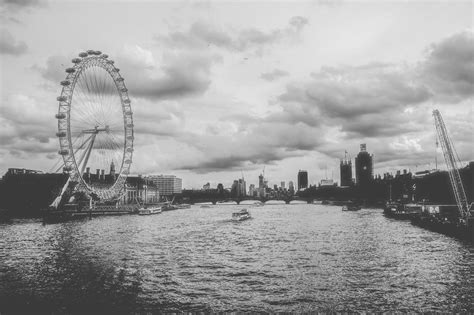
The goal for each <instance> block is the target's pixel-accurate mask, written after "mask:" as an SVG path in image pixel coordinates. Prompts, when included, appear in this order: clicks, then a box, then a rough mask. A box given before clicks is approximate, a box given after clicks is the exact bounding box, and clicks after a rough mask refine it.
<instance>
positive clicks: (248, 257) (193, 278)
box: [0, 204, 474, 313]
mask: <svg viewBox="0 0 474 315" xmlns="http://www.w3.org/2000/svg"><path fill="white" fill-rule="evenodd" d="M242 207H243V206H242V205H241V206H237V205H220V206H219V205H218V206H212V207H211V208H200V207H199V206H198V205H195V206H193V207H192V208H191V209H181V210H176V211H169V212H164V213H162V214H158V215H153V216H132V215H131V216H122V217H101V218H95V219H92V220H84V221H75V222H67V223H61V224H48V225H43V224H42V222H41V221H34V220H18V221H13V222H8V223H2V224H0V313H3V312H8V311H13V312H33V313H38V312H59V313H76V312H77V313H90V312H104V311H107V312H116V313H117V312H123V313H133V312H147V311H163V312H173V311H213V312H220V311H252V312H280V311H285V312H286V311H292V312H303V311H394V310H397V311H410V312H411V311H415V312H417V311H441V312H466V311H470V312H473V311H474V306H473V303H474V302H473V301H474V276H473V275H474V245H472V244H469V243H465V242H462V241H460V240H457V239H454V238H450V237H447V236H444V235H441V234H437V233H434V232H430V231H427V230H424V229H421V228H419V227H415V226H412V225H411V224H410V223H409V222H405V221H396V220H393V219H388V218H385V217H384V216H383V215H382V211H381V210H380V209H362V210H361V211H358V212H342V211H341V208H340V207H335V206H323V205H308V204H290V205H284V204H273V205H265V206H263V207H255V208H252V207H251V206H247V207H248V208H249V210H250V211H251V213H252V216H253V218H252V219H251V220H247V221H242V222H233V221H231V220H230V218H231V213H232V212H233V211H235V210H237V209H240V208H242ZM2 311H3V312H2Z"/></svg>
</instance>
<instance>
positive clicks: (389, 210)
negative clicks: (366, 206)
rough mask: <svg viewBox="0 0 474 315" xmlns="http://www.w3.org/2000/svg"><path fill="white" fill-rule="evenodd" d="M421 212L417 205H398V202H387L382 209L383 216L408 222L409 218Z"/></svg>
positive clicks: (420, 206) (419, 206) (420, 207)
mask: <svg viewBox="0 0 474 315" xmlns="http://www.w3.org/2000/svg"><path fill="white" fill-rule="evenodd" d="M421 211H422V205H420V204H417V203H406V204H403V203H398V202H387V204H386V205H385V208H384V211H383V213H384V215H385V216H387V217H391V218H395V219H399V220H410V218H411V217H413V216H417V215H419V214H420V213H421Z"/></svg>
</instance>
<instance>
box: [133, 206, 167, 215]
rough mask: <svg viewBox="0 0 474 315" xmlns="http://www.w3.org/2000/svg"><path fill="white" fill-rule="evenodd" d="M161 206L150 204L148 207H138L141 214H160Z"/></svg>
mask: <svg viewBox="0 0 474 315" xmlns="http://www.w3.org/2000/svg"><path fill="white" fill-rule="evenodd" d="M161 212H162V210H161V206H148V207H145V206H144V207H141V208H140V209H138V214H139V215H151V214H158V213H161Z"/></svg>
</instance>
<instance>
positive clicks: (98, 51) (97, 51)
mask: <svg viewBox="0 0 474 315" xmlns="http://www.w3.org/2000/svg"><path fill="white" fill-rule="evenodd" d="M94 54H96V55H97V56H100V55H102V52H101V51H100V50H96V51H95V52H94Z"/></svg>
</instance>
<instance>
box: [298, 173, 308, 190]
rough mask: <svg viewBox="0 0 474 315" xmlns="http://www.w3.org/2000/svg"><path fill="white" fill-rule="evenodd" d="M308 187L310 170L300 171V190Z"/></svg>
mask: <svg viewBox="0 0 474 315" xmlns="http://www.w3.org/2000/svg"><path fill="white" fill-rule="evenodd" d="M305 188H308V172H307V171H304V170H299V171H298V190H300V189H305Z"/></svg>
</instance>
